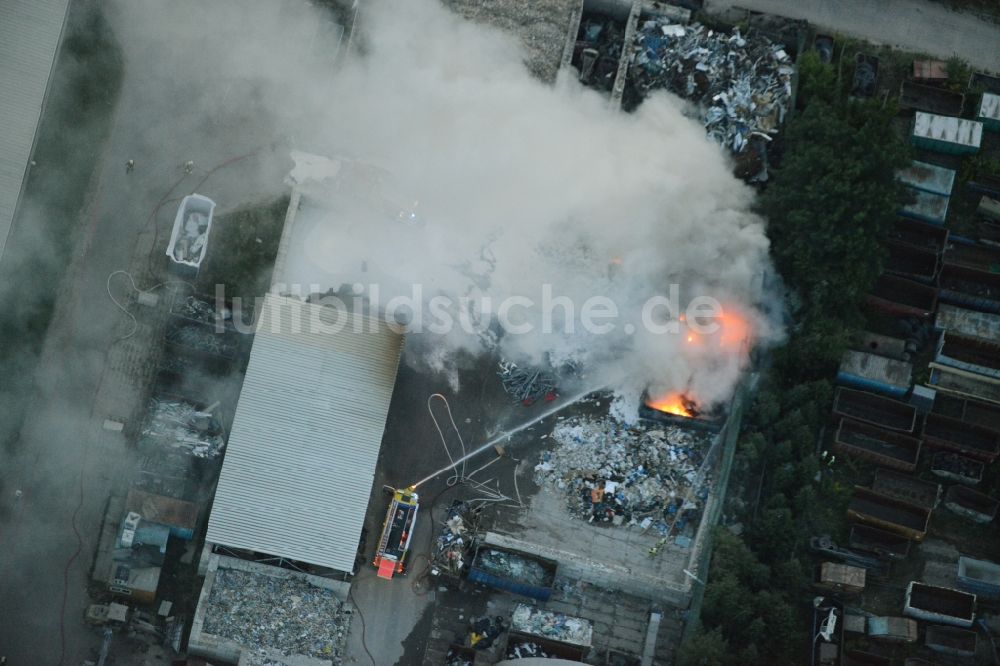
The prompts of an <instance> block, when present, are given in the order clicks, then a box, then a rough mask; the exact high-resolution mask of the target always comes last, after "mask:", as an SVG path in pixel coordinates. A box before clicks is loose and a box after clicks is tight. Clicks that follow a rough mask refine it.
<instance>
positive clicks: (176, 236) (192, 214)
mask: <svg viewBox="0 0 1000 666" xmlns="http://www.w3.org/2000/svg"><path fill="white" fill-rule="evenodd" d="M214 211H215V202H214V201H212V200H211V199H209V198H208V197H206V196H202V195H200V194H189V195H187V196H186V197H184V198H183V199H181V205H180V206H178V208H177V215H176V216H175V217H174V226H173V228H172V229H171V231H170V241H169V242H168V243H167V256H168V257H169V258H170V261H171V262H173V264H174V265H178V266H183V267H186V268H188V269H191V270H193V271H194V272H195V273H197V271H198V269H199V268H200V267H201V262H202V261H203V260H204V259H205V253H206V252H207V251H208V236H209V234H210V233H211V231H212V214H213V213H214Z"/></svg>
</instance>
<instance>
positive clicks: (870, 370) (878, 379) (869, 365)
mask: <svg viewBox="0 0 1000 666" xmlns="http://www.w3.org/2000/svg"><path fill="white" fill-rule="evenodd" d="M912 372H913V365H912V364H911V363H907V362H906V361H897V360H895V359H891V358H886V357H884V356H878V355H877V354H869V353H867V352H862V351H856V350H853V349H852V350H848V351H846V352H844V355H843V357H842V358H841V361H840V368H839V370H838V371H837V383H838V384H843V385H846V386H849V387H851V388H856V389H859V390H862V391H874V392H875V393H882V394H884V395H890V396H894V397H897V398H902V397H904V396H905V395H906V393H907V391H909V390H910V381H911V377H912Z"/></svg>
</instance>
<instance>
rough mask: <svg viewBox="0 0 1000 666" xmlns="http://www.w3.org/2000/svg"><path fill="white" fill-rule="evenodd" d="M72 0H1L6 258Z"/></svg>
mask: <svg viewBox="0 0 1000 666" xmlns="http://www.w3.org/2000/svg"><path fill="white" fill-rule="evenodd" d="M68 6H69V0H3V1H2V2H0V119H2V121H0V258H2V257H3V250H4V246H5V245H6V244H7V236H8V234H9V233H10V225H11V223H12V222H13V220H14V210H15V208H16V207H17V200H18V198H19V197H20V196H21V187H22V185H23V183H24V177H25V174H26V172H27V167H28V160H29V158H30V157H31V147H32V145H33V144H34V141H35V131H36V130H37V129H38V120H39V118H40V117H41V113H42V101H43V100H44V99H45V89H46V87H47V86H48V83H49V73H50V72H51V71H52V64H53V62H54V61H55V57H56V50H57V48H58V46H59V40H60V37H61V36H62V30H63V23H65V21H66V8H67V7H68Z"/></svg>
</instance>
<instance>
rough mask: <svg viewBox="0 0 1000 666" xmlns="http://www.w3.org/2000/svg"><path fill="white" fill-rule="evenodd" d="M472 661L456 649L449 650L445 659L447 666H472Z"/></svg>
mask: <svg viewBox="0 0 1000 666" xmlns="http://www.w3.org/2000/svg"><path fill="white" fill-rule="evenodd" d="M472 662H473V660H472V659H469V658H468V657H465V656H463V655H462V654H461V653H460V652H459V651H458V650H456V649H455V648H453V647H452V648H448V655H447V656H446V657H445V662H444V663H445V666H472Z"/></svg>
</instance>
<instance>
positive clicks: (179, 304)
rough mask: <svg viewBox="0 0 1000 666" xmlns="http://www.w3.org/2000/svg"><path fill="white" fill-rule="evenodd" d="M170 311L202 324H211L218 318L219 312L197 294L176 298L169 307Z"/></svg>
mask: <svg viewBox="0 0 1000 666" xmlns="http://www.w3.org/2000/svg"><path fill="white" fill-rule="evenodd" d="M170 313H171V314H175V315H177V316H178V317H184V318H185V319H191V320H193V321H200V322H201V323H203V324H211V325H213V326H214V325H215V324H216V323H217V322H218V321H219V318H220V314H219V313H218V312H217V311H216V309H215V306H213V305H212V304H211V303H210V302H208V301H204V300H202V299H200V298H198V297H197V296H187V297H186V298H180V299H178V300H177V301H176V302H175V303H174V304H173V307H171V308H170Z"/></svg>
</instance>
